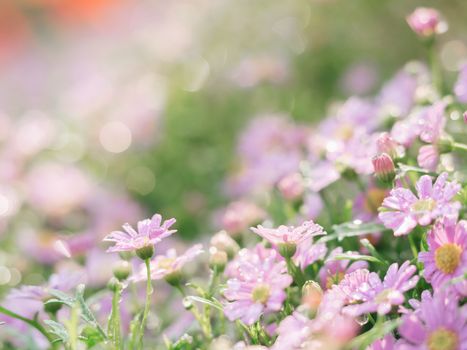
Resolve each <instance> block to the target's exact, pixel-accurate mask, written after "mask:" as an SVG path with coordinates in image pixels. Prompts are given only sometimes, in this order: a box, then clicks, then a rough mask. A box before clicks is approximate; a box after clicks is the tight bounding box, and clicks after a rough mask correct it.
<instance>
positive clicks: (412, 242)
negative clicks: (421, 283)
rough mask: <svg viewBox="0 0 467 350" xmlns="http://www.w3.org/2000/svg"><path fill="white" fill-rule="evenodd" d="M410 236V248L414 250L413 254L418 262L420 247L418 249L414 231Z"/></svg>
mask: <svg viewBox="0 0 467 350" xmlns="http://www.w3.org/2000/svg"><path fill="white" fill-rule="evenodd" d="M408 238H409V243H410V249H411V250H412V254H413V256H414V258H415V261H416V263H417V262H418V249H417V245H416V244H415V240H414V238H413V232H412V233H410V234H408Z"/></svg>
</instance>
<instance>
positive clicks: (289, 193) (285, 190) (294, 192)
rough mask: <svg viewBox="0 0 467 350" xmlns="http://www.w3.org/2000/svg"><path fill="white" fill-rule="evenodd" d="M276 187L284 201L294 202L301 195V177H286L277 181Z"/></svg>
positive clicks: (294, 174)
mask: <svg viewBox="0 0 467 350" xmlns="http://www.w3.org/2000/svg"><path fill="white" fill-rule="evenodd" d="M277 187H278V188H279V191H280V192H281V194H282V196H283V197H284V198H285V199H287V200H295V199H297V198H300V197H301V196H302V194H303V191H304V184H303V177H302V176H301V175H300V174H299V173H293V174H290V175H287V176H286V177H284V178H283V179H282V180H280V181H279V183H278V184H277Z"/></svg>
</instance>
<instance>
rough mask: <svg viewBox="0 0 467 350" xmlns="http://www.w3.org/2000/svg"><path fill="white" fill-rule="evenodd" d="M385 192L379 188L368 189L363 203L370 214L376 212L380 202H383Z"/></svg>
mask: <svg viewBox="0 0 467 350" xmlns="http://www.w3.org/2000/svg"><path fill="white" fill-rule="evenodd" d="M386 194H387V193H386V191H385V190H383V189H381V188H372V189H370V190H369V191H368V192H367V194H366V197H365V202H364V203H363V207H364V209H365V211H366V212H367V213H370V214H377V213H378V208H379V207H380V206H381V203H383V200H384V198H386Z"/></svg>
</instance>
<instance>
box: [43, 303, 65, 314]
mask: <svg viewBox="0 0 467 350" xmlns="http://www.w3.org/2000/svg"><path fill="white" fill-rule="evenodd" d="M61 308H62V303H61V302H59V301H53V300H52V299H49V300H46V301H45V302H44V310H45V311H46V312H47V313H49V314H51V315H55V314H56V313H57V312H58V310H60V309H61Z"/></svg>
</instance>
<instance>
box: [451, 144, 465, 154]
mask: <svg viewBox="0 0 467 350" xmlns="http://www.w3.org/2000/svg"><path fill="white" fill-rule="evenodd" d="M452 149H453V150H455V151H464V152H467V145H465V144H463V143H460V142H454V143H453V144H452Z"/></svg>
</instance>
